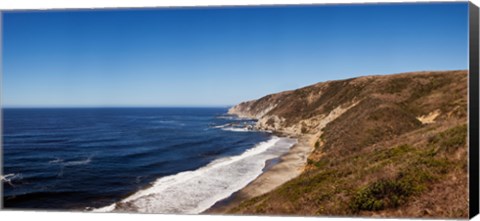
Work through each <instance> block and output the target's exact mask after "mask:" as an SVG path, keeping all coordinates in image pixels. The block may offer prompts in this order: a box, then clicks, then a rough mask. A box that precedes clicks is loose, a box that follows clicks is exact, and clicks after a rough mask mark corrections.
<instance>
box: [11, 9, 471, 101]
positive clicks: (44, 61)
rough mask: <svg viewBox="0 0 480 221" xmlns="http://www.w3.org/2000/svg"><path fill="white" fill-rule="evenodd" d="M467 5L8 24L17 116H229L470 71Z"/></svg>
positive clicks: (53, 14) (178, 12) (126, 14)
mask: <svg viewBox="0 0 480 221" xmlns="http://www.w3.org/2000/svg"><path fill="white" fill-rule="evenodd" d="M467 6H468V5H467V3H465V2H463V3H435V4H424V3H423V4H384V5H375V4H373V5H372V4H370V5H323V6H305V7H298V6H296V7H253V8H251V7H250V8H248V7H240V8H194V9H192V8H183V9H179V8H176V9H149V10H146V9H136V10H93V11H92V10H87V11H30V12H5V13H4V14H3V33H2V34H3V82H2V97H3V105H4V106H6V107H61V106H65V107H83V106H222V105H232V104H236V103H238V102H240V101H244V100H249V99H256V98H259V97H262V96H264V95H267V94H269V93H274V92H279V91H283V90H290V89H295V88H298V87H302V86H306V85H310V84H313V83H316V82H321V81H326V80H333V79H344V78H349V77H355V76H361V75H371V74H391V73H399V72H407V71H421V70H453V69H467V68H468V7H467Z"/></svg>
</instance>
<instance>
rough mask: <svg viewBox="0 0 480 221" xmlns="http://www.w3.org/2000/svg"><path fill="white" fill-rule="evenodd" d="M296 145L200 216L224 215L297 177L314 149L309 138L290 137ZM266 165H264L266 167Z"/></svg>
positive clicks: (280, 135) (283, 135)
mask: <svg viewBox="0 0 480 221" xmlns="http://www.w3.org/2000/svg"><path fill="white" fill-rule="evenodd" d="M273 134H274V135H276V136H279V137H291V136H288V135H286V134H282V133H273ZM292 138H295V139H297V143H296V144H295V145H293V146H292V147H291V148H290V150H289V151H288V152H287V153H286V154H284V155H283V156H281V157H280V158H279V162H277V163H275V164H274V165H273V166H271V167H270V168H269V169H268V170H267V171H265V172H263V173H262V174H260V175H259V176H258V177H256V178H255V179H254V180H253V181H252V182H250V183H249V184H247V185H246V186H245V187H243V188H242V189H240V190H239V191H237V192H234V193H233V194H232V195H231V196H229V197H227V198H225V199H222V200H220V201H217V202H216V203H215V204H214V205H213V206H211V207H210V208H208V209H207V210H205V211H203V212H201V213H200V214H225V213H227V212H228V211H230V210H231V209H233V208H234V207H236V206H238V205H240V203H242V202H243V201H244V200H247V199H251V198H254V197H257V196H260V195H262V194H265V193H268V192H270V191H272V190H274V189H275V188H277V187H279V186H280V185H282V184H284V183H286V182H288V181H290V180H291V179H293V178H295V177H297V176H299V175H300V174H301V173H302V172H303V171H304V169H305V166H306V165H307V158H308V157H309V156H310V154H311V153H312V152H313V150H314V147H313V145H311V144H310V137H309V136H300V137H292ZM267 166H268V165H266V167H267Z"/></svg>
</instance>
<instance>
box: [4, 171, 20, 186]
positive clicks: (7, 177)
mask: <svg viewBox="0 0 480 221" xmlns="http://www.w3.org/2000/svg"><path fill="white" fill-rule="evenodd" d="M21 179H22V174H20V173H11V174H7V175H2V176H0V180H2V183H8V184H9V185H10V186H12V187H15V185H14V184H13V182H14V181H16V180H21Z"/></svg>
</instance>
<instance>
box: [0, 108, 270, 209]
mask: <svg viewBox="0 0 480 221" xmlns="http://www.w3.org/2000/svg"><path fill="white" fill-rule="evenodd" d="M226 112H227V109H226V108H72V109H8V108H7V109H3V145H2V146H3V164H4V165H3V166H4V167H3V168H4V171H3V175H4V177H5V180H4V183H3V185H4V206H5V207H6V208H44V209H80V210H83V209H85V208H87V207H94V208H98V207H102V206H106V205H110V204H112V203H114V202H117V201H119V200H121V199H123V198H125V197H126V196H128V195H130V194H132V193H135V192H136V191H138V190H140V189H142V188H146V187H147V186H148V185H150V184H151V183H152V182H153V181H155V180H156V179H158V178H160V177H164V176H167V175H173V174H177V173H179V172H182V171H192V170H196V169H198V168H200V167H203V166H205V165H207V164H209V163H210V162H212V161H214V160H216V159H220V158H224V157H228V156H236V155H239V154H241V153H243V152H245V150H247V149H249V148H252V147H253V146H255V145H256V144H258V143H259V142H262V141H266V140H269V139H270V138H271V135H270V134H267V133H264V132H251V131H249V132H245V131H242V130H243V129H241V128H243V125H249V124H252V123H254V122H253V121H251V120H242V119H237V118H234V117H231V116H228V115H225V113H226ZM230 124H234V125H237V124H238V125H239V126H238V128H235V127H237V126H234V127H233V128H232V127H231V125H230ZM240 125H241V126H240Z"/></svg>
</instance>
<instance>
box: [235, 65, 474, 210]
mask: <svg viewBox="0 0 480 221" xmlns="http://www.w3.org/2000/svg"><path fill="white" fill-rule="evenodd" d="M467 80H468V72H467V71H442V72H413V73H402V74H395V75H382V76H366V77H358V78H352V79H346V80H338V81H328V82H323V83H317V84H314V85H311V86H307V87H304V88H300V89H297V90H292V91H286V92H281V93H277V94H271V95H267V96H265V97H262V98H260V99H258V100H253V101H247V102H243V103H240V104H238V105H236V106H234V107H232V108H231V109H230V110H229V113H230V114H235V115H239V116H242V117H251V118H256V119H258V122H257V124H256V127H257V128H258V129H262V130H272V131H276V132H280V133H283V134H287V135H290V136H295V137H299V138H304V139H305V138H307V139H309V143H310V145H311V146H312V148H313V152H312V153H311V155H310V156H309V157H308V160H307V162H308V163H307V165H306V166H305V168H304V170H303V172H302V173H301V175H300V176H298V177H296V178H294V179H292V180H290V181H288V182H286V183H285V184H283V185H281V186H279V187H278V188H276V189H274V190H273V191H271V192H269V193H266V194H263V195H260V196H257V197H254V198H252V199H248V200H245V201H243V202H242V203H240V204H239V205H236V207H234V208H233V209H231V210H230V211H228V213H237V214H275V215H279V214H282V215H288V214H291V215H338V216H344V215H357V216H382V217H383V216H402V217H452V218H459V217H462V218H466V217H467V215H468V194H467V185H468V178H467V167H468V163H467V144H466V139H467V125H466V123H467Z"/></svg>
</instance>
